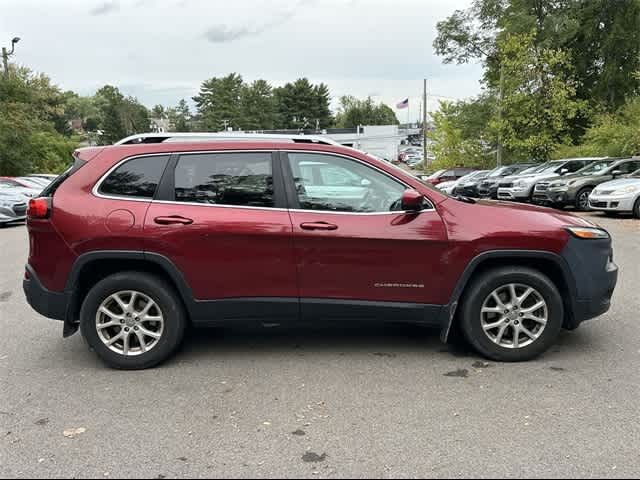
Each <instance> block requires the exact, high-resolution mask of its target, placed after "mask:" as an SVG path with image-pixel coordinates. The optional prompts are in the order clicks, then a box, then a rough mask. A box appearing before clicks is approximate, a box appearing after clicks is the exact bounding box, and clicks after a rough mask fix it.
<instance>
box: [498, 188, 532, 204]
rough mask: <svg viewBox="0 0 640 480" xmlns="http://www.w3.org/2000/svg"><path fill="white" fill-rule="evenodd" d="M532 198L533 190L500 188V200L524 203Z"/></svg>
mask: <svg viewBox="0 0 640 480" xmlns="http://www.w3.org/2000/svg"><path fill="white" fill-rule="evenodd" d="M530 196H531V189H521V188H515V187H511V188H507V187H500V188H498V200H512V201H516V202H524V201H526V200H528V199H529V197H530Z"/></svg>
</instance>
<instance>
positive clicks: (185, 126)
mask: <svg viewBox="0 0 640 480" xmlns="http://www.w3.org/2000/svg"><path fill="white" fill-rule="evenodd" d="M167 115H168V117H169V120H170V121H171V125H172V127H173V130H175V131H176V132H189V131H191V123H190V122H191V111H190V109H189V105H188V104H187V102H186V100H185V99H184V98H183V99H182V100H180V102H178V105H177V106H176V107H175V108H170V109H168V113H167Z"/></svg>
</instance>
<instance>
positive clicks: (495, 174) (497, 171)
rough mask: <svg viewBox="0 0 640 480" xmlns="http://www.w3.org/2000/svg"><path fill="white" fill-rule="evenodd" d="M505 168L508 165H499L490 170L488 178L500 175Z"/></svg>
mask: <svg viewBox="0 0 640 480" xmlns="http://www.w3.org/2000/svg"><path fill="white" fill-rule="evenodd" d="M507 168H509V167H500V168H496V169H495V170H494V171H492V172H491V173H490V174H489V178H496V177H501V176H502V173H503V172H505V171H506V170H507Z"/></svg>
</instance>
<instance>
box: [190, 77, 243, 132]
mask: <svg viewBox="0 0 640 480" xmlns="http://www.w3.org/2000/svg"><path fill="white" fill-rule="evenodd" d="M243 86H244V82H243V80H242V77H241V76H240V75H239V74H237V73H231V74H229V75H227V76H226V77H223V78H216V77H213V78H210V79H209V80H206V81H205V82H203V83H202V85H201V87H200V93H199V94H198V95H196V96H195V97H193V101H194V102H196V106H197V108H198V113H199V114H200V116H201V122H202V126H203V127H204V128H205V129H207V130H213V131H218V130H223V129H224V128H225V126H228V127H233V128H235V129H239V128H241V127H242V120H243V115H242V114H243V109H242V104H241V99H242V91H243Z"/></svg>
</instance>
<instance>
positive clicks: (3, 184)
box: [0, 177, 43, 197]
mask: <svg viewBox="0 0 640 480" xmlns="http://www.w3.org/2000/svg"><path fill="white" fill-rule="evenodd" d="M0 190H1V191H5V192H10V193H13V194H19V195H25V196H27V197H37V196H38V195H40V192H42V190H43V188H42V187H40V186H33V184H32V185H31V186H27V185H26V184H25V183H24V182H19V181H17V180H15V179H13V178H8V177H0Z"/></svg>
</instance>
